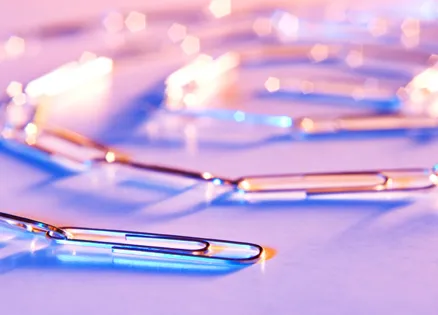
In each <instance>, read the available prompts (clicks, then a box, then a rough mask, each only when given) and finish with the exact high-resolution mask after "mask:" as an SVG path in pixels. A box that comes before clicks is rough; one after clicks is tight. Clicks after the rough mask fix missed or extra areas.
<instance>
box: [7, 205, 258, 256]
mask: <svg viewBox="0 0 438 315" xmlns="http://www.w3.org/2000/svg"><path fill="white" fill-rule="evenodd" d="M0 221H2V222H5V223H6V224H8V225H11V226H14V227H17V228H21V229H25V230H26V231H28V232H32V233H36V234H38V235H44V236H45V237H46V238H47V239H48V240H49V241H51V242H53V243H55V244H58V245H65V246H73V247H78V248H87V249H90V248H91V249H93V248H94V249H95V250H102V249H103V250H109V251H110V252H111V253H112V254H113V255H135V256H136V257H137V258H138V259H149V258H150V259H159V258H163V259H180V260H185V261H187V260H188V261H190V262H193V263H205V264H215V263H219V264H221V263H225V264H244V263H254V262H256V261H257V260H259V259H260V258H261V257H262V256H263V248H262V247H261V246H259V245H257V244H252V243H244V242H235V241H226V240H217V239H207V238H198V237H188V236H179V235H167V234H154V233H143V232H133V231H118V230H105V229H92V228H81V227H57V226H54V225H51V224H47V223H44V222H41V221H36V220H32V219H29V218H24V217H20V216H16V215H12V214H8V213H3V212H0Z"/></svg>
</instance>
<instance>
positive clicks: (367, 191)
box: [231, 168, 438, 202]
mask: <svg viewBox="0 0 438 315" xmlns="http://www.w3.org/2000/svg"><path fill="white" fill-rule="evenodd" d="M437 184H438V177H437V173H436V169H435V168H433V169H421V168H411V169H410V168H407V169H389V170H375V171H356V172H332V173H302V174H281V175H266V176H247V177H243V178H241V179H239V180H237V181H236V187H237V192H238V193H237V194H232V195H231V198H232V199H233V200H239V199H240V200H244V201H248V202H256V201H261V200H267V201H269V200H308V199H327V200H330V199H334V200H342V199H344V200H381V201H384V200H389V201H391V200H405V199H411V198H413V197H415V196H418V193H421V192H428V191H430V190H431V189H434V188H435V187H436V185H437ZM239 195H240V196H239Z"/></svg>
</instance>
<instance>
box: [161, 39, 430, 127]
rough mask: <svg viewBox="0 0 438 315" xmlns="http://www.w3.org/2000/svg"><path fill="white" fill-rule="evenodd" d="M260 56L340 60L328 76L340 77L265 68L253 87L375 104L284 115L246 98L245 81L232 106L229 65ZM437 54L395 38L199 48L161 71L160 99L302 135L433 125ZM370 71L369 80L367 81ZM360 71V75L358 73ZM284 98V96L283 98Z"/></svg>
mask: <svg viewBox="0 0 438 315" xmlns="http://www.w3.org/2000/svg"><path fill="white" fill-rule="evenodd" d="M266 58H268V59H269V58H271V59H273V60H279V61H281V60H286V61H287V60H289V61H290V60H291V59H292V60H293V59H297V60H304V61H305V60H307V62H310V63H312V59H313V62H314V65H313V66H312V67H315V69H318V67H323V66H324V64H326V63H327V64H328V66H332V63H334V64H335V65H336V66H337V67H340V70H337V71H338V73H335V77H336V76H338V77H341V78H342V77H344V78H343V80H341V81H340V82H338V81H337V80H336V79H335V81H336V82H334V83H333V82H331V81H330V80H331V79H332V80H333V78H330V76H328V77H324V78H322V79H318V77H315V78H313V79H311V80H308V81H307V80H306V79H303V80H301V79H300V78H299V77H298V78H295V81H297V82H295V83H294V84H289V85H288V83H287V79H286V80H285V81H284V80H281V79H280V78H278V77H275V76H270V77H268V78H267V80H266V82H265V83H264V88H263V87H262V85H263V84H261V85H260V89H259V91H262V90H264V91H265V92H264V93H265V94H271V95H273V96H275V94H276V93H280V94H281V95H284V94H285V93H286V94H287V93H290V94H291V95H292V96H293V95H300V96H302V97H300V98H299V101H303V100H306V99H309V100H310V101H312V100H313V99H315V97H316V100H317V102H318V103H324V102H330V104H336V103H337V102H339V103H345V100H350V102H349V103H348V104H350V105H356V104H361V103H363V102H365V103H369V104H371V107H374V109H379V111H378V112H377V113H376V112H374V111H373V112H371V113H365V114H358V115H347V116H339V117H336V116H335V117H330V116H329V117H327V116H325V117H324V118H322V119H319V118H318V117H317V116H316V117H312V116H302V117H300V116H298V117H293V116H290V115H288V110H286V109H285V106H282V107H280V108H279V109H276V107H275V106H274V105H272V106H270V107H269V111H268V110H266V107H263V108H262V107H260V106H259V107H254V106H251V99H248V98H249V97H250V96H251V95H254V93H257V91H256V92H254V91H253V90H252V91H247V90H245V88H243V91H235V92H234V94H237V95H238V96H239V98H238V101H236V102H235V103H238V105H237V107H236V106H233V105H232V102H233V100H232V99H231V100H230V95H233V91H230V90H232V89H233V88H234V86H235V84H236V83H237V82H236V76H238V74H237V75H236V74H234V73H233V71H236V70H237V69H239V68H240V67H245V65H246V64H248V63H249V64H251V63H252V62H254V61H255V62H259V61H260V60H264V59H266ZM437 60H438V59H437V58H436V56H434V55H433V54H431V53H430V52H427V51H423V50H411V51H408V50H405V49H403V48H401V47H397V46H388V45H386V46H385V45H380V46H379V45H351V44H348V45H334V44H327V45H325V44H310V45H309V44H304V45H303V44H301V45H300V44H297V45H295V46H290V47H289V46H278V45H277V46H275V45H274V46H266V47H265V48H263V47H261V48H260V47H259V48H256V49H253V50H251V49H249V50H242V51H239V50H236V51H235V52H229V53H226V54H224V55H221V56H220V57H218V58H213V57H210V56H200V57H199V58H198V59H196V60H195V61H194V62H193V63H191V64H189V65H187V66H185V67H183V68H181V69H179V70H177V71H175V72H174V73H173V74H171V75H170V76H169V77H168V78H167V81H166V83H167V87H166V101H165V106H166V109H167V110H168V111H169V112H171V113H178V114H181V115H195V116H206V117H212V118H219V119H227V120H230V121H236V122H239V123H245V122H246V123H256V124H265V125H273V126H276V127H280V128H286V129H288V128H290V130H291V131H292V134H296V133H299V134H302V135H307V134H309V135H310V134H325V133H340V132H364V131H381V130H383V131H398V130H430V129H435V128H436V127H437V124H438V119H437V118H436V117H435V116H434V115H435V111H436V110H435V107H436V106H434V104H435V103H436V102H435V101H434V100H435V99H436V97H437V96H436V92H434V91H435V90H436V89H435V85H434V82H436V78H437V77H438V75H437V73H438V72H437V70H436V69H437V68H436V67H437V66H436V65H435V63H436V61H437ZM373 71H374V72H375V76H376V78H375V79H376V80H375V81H373V82H372V83H373V84H371V85H370V86H368V85H369V84H368V83H370V82H369V77H370V75H371V76H372V75H373V74H372V73H373ZM382 71H383V72H385V71H389V73H392V76H390V77H385V76H382V78H379V73H381V72H382ZM308 72H309V71H307V72H305V73H308ZM370 73H371V74H370ZM395 74H397V75H395ZM394 75H395V77H394ZM338 77H337V78H338ZM360 78H362V82H360V80H359V81H358V79H360ZM289 81H290V80H289ZM325 81H327V82H328V83H325ZM230 82H231V83H230ZM336 84H337V85H336ZM367 84H368V85H367ZM380 85H382V86H380ZM385 86H386V87H385ZM234 89H235V88H234ZM242 95H243V99H242ZM322 96H324V97H325V100H323V99H322ZM221 97H222V98H223V100H222V101H221V100H220V99H221ZM286 101H290V100H288V99H287V98H286ZM293 101H294V99H292V102H293ZM230 103H231V104H230ZM242 103H245V104H248V105H242ZM286 105H287V104H286Z"/></svg>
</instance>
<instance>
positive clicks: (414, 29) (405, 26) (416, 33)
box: [400, 18, 420, 48]
mask: <svg viewBox="0 0 438 315" xmlns="http://www.w3.org/2000/svg"><path fill="white" fill-rule="evenodd" d="M401 31H402V36H401V39H400V40H401V42H402V44H403V45H404V46H405V47H407V48H412V47H415V46H418V44H419V43H420V21H419V20H417V19H410V18H408V19H405V20H404V21H403V23H402V25H401Z"/></svg>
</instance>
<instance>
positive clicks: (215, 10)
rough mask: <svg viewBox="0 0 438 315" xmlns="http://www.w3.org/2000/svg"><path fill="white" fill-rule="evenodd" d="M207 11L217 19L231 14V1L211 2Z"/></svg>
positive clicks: (218, 0) (213, 0)
mask: <svg viewBox="0 0 438 315" xmlns="http://www.w3.org/2000/svg"><path fill="white" fill-rule="evenodd" d="M208 9H209V11H210V12H211V14H213V16H214V17H215V18H217V19H219V18H222V17H224V16H227V15H230V14H231V0H212V1H211V2H210V5H209V6H208Z"/></svg>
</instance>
